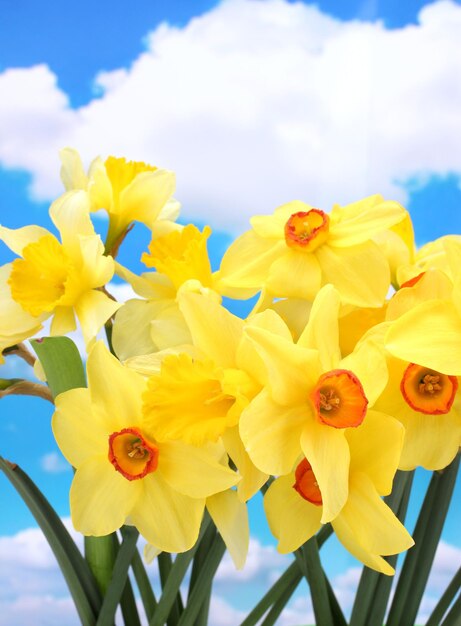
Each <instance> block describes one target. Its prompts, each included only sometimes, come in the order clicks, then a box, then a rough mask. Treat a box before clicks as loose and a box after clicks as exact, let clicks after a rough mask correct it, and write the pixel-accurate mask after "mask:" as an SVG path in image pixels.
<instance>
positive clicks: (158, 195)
mask: <svg viewBox="0 0 461 626" xmlns="http://www.w3.org/2000/svg"><path fill="white" fill-rule="evenodd" d="M175 187H176V178H175V175H174V173H173V172H169V171H167V170H161V169H157V170H154V171H153V172H141V173H140V174H138V175H137V176H136V177H135V178H134V180H133V181H132V182H131V183H130V184H129V185H128V186H127V187H125V189H123V191H122V192H121V194H120V215H121V216H123V218H125V220H126V224H128V223H129V222H131V221H133V220H135V221H138V222H142V223H143V224H145V225H146V226H147V227H148V228H151V227H152V226H153V224H154V222H155V220H156V219H157V217H158V215H159V213H160V211H161V210H162V209H163V207H164V206H165V204H166V203H167V201H168V200H169V199H170V198H171V196H172V195H173V193H174V190H175Z"/></svg>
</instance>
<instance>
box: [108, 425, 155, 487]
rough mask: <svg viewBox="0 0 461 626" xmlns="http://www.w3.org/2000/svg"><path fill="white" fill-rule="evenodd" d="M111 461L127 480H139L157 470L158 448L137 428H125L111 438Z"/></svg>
mask: <svg viewBox="0 0 461 626" xmlns="http://www.w3.org/2000/svg"><path fill="white" fill-rule="evenodd" d="M109 461H110V462H111V463H112V465H113V466H114V467H115V469H116V470H117V472H120V474H122V476H124V477H125V478H126V479H127V480H137V479H139V478H144V476H147V474H150V473H151V472H155V470H156V469H157V465H158V448H157V446H155V445H154V444H152V443H151V442H149V441H147V440H146V439H145V438H144V437H143V436H142V435H141V433H140V432H139V430H138V429H137V428H124V429H123V430H121V431H120V432H117V433H112V435H110V437H109Z"/></svg>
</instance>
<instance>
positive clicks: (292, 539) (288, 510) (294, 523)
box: [264, 473, 322, 554]
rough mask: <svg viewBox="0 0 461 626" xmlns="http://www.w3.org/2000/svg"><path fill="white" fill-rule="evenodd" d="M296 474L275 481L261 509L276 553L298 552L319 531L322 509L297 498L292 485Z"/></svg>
mask: <svg viewBox="0 0 461 626" xmlns="http://www.w3.org/2000/svg"><path fill="white" fill-rule="evenodd" d="M294 484H295V475H294V473H290V474H288V475H287V476H282V477H280V478H277V479H276V480H275V481H274V482H273V483H272V485H271V486H270V487H269V489H268V490H267V492H266V494H265V496H264V510H265V512H266V517H267V521H268V523H269V527H270V529H271V531H272V534H273V535H274V537H276V539H278V542H279V543H278V546H277V550H278V551H279V552H281V553H282V554H287V553H289V552H293V551H294V550H297V548H299V547H300V546H301V545H303V544H304V543H305V542H306V541H307V540H308V539H310V538H311V537H313V536H314V535H315V533H316V532H317V531H318V530H319V528H320V526H321V523H320V518H321V515H322V507H321V506H316V505H315V504H311V503H310V502H308V501H307V500H304V498H303V497H302V496H300V495H299V493H298V492H297V491H295V489H293V485H294Z"/></svg>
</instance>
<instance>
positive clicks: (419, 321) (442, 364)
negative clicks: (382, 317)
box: [386, 300, 461, 376]
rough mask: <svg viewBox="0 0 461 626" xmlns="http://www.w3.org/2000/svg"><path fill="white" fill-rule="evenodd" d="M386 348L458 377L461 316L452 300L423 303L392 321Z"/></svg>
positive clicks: (401, 356)
mask: <svg viewBox="0 0 461 626" xmlns="http://www.w3.org/2000/svg"><path fill="white" fill-rule="evenodd" d="M386 348H387V349H388V350H389V352H390V353H391V354H393V355H394V356H396V357H398V358H400V359H402V360H403V361H408V362H410V363H418V364H420V365H425V366H427V367H430V368H432V369H434V370H437V371H438V372H441V373H442V374H448V375H453V376H459V375H461V316H459V315H458V313H457V311H456V309H455V307H454V305H453V304H452V303H451V302H447V301H443V300H433V301H430V302H424V303H423V304H420V305H418V306H416V307H415V308H414V309H412V310H411V311H408V313H405V315H402V317H400V318H399V319H398V320H396V321H395V322H394V323H393V324H392V326H391V327H390V329H389V332H388V334H387V339H386Z"/></svg>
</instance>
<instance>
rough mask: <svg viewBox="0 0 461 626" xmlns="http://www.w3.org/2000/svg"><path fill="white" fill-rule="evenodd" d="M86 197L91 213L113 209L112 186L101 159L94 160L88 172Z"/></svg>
mask: <svg viewBox="0 0 461 626" xmlns="http://www.w3.org/2000/svg"><path fill="white" fill-rule="evenodd" d="M88 195H89V197H90V203H91V210H92V211H99V209H105V210H106V211H111V209H112V208H113V202H114V200H113V193H112V185H111V182H110V179H109V176H108V175H107V171H106V166H105V165H104V161H103V160H102V159H101V157H97V158H96V159H94V160H93V161H92V163H91V165H90V168H89V171H88Z"/></svg>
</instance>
